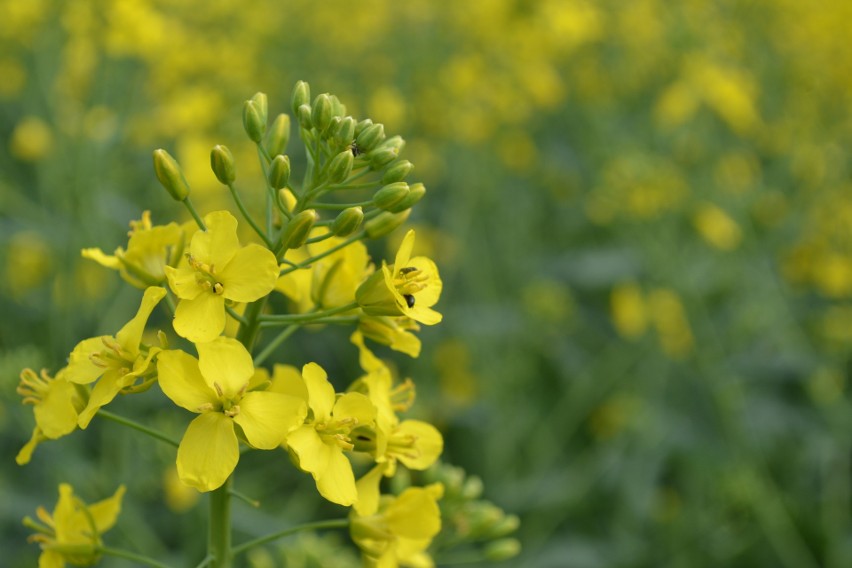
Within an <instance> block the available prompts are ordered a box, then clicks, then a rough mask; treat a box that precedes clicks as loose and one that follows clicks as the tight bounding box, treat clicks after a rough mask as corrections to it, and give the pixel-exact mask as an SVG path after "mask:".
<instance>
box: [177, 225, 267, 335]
mask: <svg viewBox="0 0 852 568" xmlns="http://www.w3.org/2000/svg"><path fill="white" fill-rule="evenodd" d="M204 223H205V224H206V226H207V230H206V231H198V232H197V233H195V235H194V236H193V237H192V241H191V242H190V245H189V255H188V265H187V266H185V267H178V268H174V267H172V266H166V267H165V271H166V277H167V278H168V280H169V286H170V287H171V289H172V291H173V292H174V293H175V295H176V296H177V297H178V298H179V299H180V302H179V303H178V306H177V309H176V310H175V319H174V328H175V331H176V332H177V333H178V335H180V336H182V337H185V338H187V339H189V340H190V341H193V342H195V343H198V342H206V341H212V340H213V339H215V338H216V337H218V336H219V334H221V333H222V330H223V329H225V301H226V300H230V301H232V302H253V301H255V300H257V299H259V298H262V297H263V296H265V295H266V294H268V293H269V292H271V291H272V289H273V287H274V286H275V281H276V279H277V278H278V262H277V261H276V260H275V255H274V254H272V253H271V252H270V251H269V250H268V249H266V248H264V247H262V246H260V245H257V244H254V243H251V244H248V245H246V246H244V247H240V243H239V240H238V238H237V220H236V219H235V218H234V216H233V215H231V214H230V213H228V212H227V211H216V212H214V213H210V214H208V215H207V216H206V217H205V218H204Z"/></svg>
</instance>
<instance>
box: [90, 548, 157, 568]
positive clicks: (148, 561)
mask: <svg viewBox="0 0 852 568" xmlns="http://www.w3.org/2000/svg"><path fill="white" fill-rule="evenodd" d="M98 552H99V553H101V554H104V555H106V556H115V557H116V558H124V559H125V560H132V561H133V562H137V563H139V564H144V565H146V566H154V568H169V565H168V564H163V563H162V562H159V561H157V560H154V559H153V558H148V557H147V556H143V555H141V554H136V553H134V552H130V551H128V550H121V549H120V548H109V547H107V546H101V547H98Z"/></svg>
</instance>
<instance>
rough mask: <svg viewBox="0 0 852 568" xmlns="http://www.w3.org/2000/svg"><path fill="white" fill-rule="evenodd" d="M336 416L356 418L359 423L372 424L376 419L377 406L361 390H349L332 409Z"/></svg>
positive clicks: (336, 417) (338, 417)
mask: <svg viewBox="0 0 852 568" xmlns="http://www.w3.org/2000/svg"><path fill="white" fill-rule="evenodd" d="M332 414H333V415H334V418H335V419H337V420H340V419H342V418H354V419H355V420H356V424H357V425H364V424H371V423H372V422H374V421H375V420H376V407H375V405H373V403H372V402H370V399H369V398H367V397H366V396H365V395H363V394H361V393H360V392H348V393H346V394H344V395H343V396H341V397H340V398H338V399H337V402H335V403H334V410H333V411H332Z"/></svg>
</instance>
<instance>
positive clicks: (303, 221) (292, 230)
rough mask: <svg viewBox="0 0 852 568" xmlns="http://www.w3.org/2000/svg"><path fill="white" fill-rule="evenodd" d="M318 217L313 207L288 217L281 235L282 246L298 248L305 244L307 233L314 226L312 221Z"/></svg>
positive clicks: (315, 220) (314, 221)
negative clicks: (288, 220) (290, 217)
mask: <svg viewBox="0 0 852 568" xmlns="http://www.w3.org/2000/svg"><path fill="white" fill-rule="evenodd" d="M318 219H319V215H317V212H316V211H314V210H313V209H306V210H304V211H302V212H301V213H299V214H298V215H296V216H294V217H293V218H292V219H290V222H289V223H287V228H286V229H284V234H283V235H282V237H281V243H282V244H283V245H284V248H288V249H292V248H299V247H300V246H302V245H303V244H305V241H306V240H307V239H308V235H310V233H311V229H313V227H314V223H316V222H317V220H318Z"/></svg>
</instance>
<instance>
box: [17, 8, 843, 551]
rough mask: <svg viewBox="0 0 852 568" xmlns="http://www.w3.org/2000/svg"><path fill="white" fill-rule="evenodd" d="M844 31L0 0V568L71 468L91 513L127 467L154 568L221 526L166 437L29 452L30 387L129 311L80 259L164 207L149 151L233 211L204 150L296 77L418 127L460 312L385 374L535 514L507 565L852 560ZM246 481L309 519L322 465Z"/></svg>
mask: <svg viewBox="0 0 852 568" xmlns="http://www.w3.org/2000/svg"><path fill="white" fill-rule="evenodd" d="M850 21H852V4H850V3H848V2H846V1H845V0H826V1H825V2H822V3H818V4H815V3H803V2H795V1H793V0H750V1H736V0H721V1H718V2H703V1H699V0H685V1H683V2H676V3H671V2H665V1H664V0H633V1H631V2H627V3H625V2H620V1H618V0H603V1H600V2H592V1H590V0H537V1H530V2H523V1H520V0H490V1H487V2H455V3H451V2H432V1H429V0H408V1H405V2H393V1H391V0H359V1H358V2H341V1H337V0H329V1H325V2H311V1H308V0H293V1H290V2H275V1H272V0H257V1H255V2H251V3H246V2H236V1H230V0H220V1H214V2H210V1H202V0H179V1H175V2H164V1H158V0H136V1H132V2H125V1H123V0H85V1H76V2H60V1H58V0H32V1H28V2H18V1H15V0H0V22H2V24H0V137H1V138H2V140H3V144H2V145H0V265H2V266H3V269H2V270H3V274H4V278H3V279H2V281H0V313H2V314H3V317H2V318H0V350H2V351H0V378H2V386H3V388H2V390H0V426H2V432H3V433H4V434H3V436H2V438H0V446H2V449H3V456H4V459H3V461H2V465H0V495H2V498H3V501H4V506H3V508H2V518H0V523H2V527H3V529H2V535H3V537H2V538H3V541H2V544H0V547H2V549H3V550H4V551H9V552H7V554H6V555H5V556H4V562H8V563H9V564H8V565H9V566H30V565H32V562H33V559H34V558H35V555H36V553H37V551H36V550H35V547H34V546H27V545H25V544H24V535H25V532H24V531H23V529H22V528H21V527H20V524H19V522H20V518H21V517H23V516H24V515H25V514H31V513H32V511H33V510H34V509H35V507H36V506H37V505H38V504H45V505H47V504H49V503H51V502H53V499H54V495H55V493H54V492H55V487H56V484H57V483H58V481H59V480H68V481H72V482H74V483H75V485H79V489H80V491H81V493H82V495H83V497H84V498H85V499H90V500H93V499H96V498H100V497H101V496H103V495H106V494H108V492H111V491H113V490H114V488H115V487H116V485H117V484H118V480H116V479H114V478H112V477H111V476H118V475H121V477H122V479H121V481H124V482H126V483H127V484H128V486H129V487H130V488H131V489H130V491H129V494H128V499H127V500H128V501H133V502H134V504H133V505H132V506H131V507H130V511H129V514H127V515H126V516H124V517H123V518H122V521H121V522H120V523H119V527H118V529H117V531H116V532H117V533H121V532H122V531H123V533H124V534H123V537H124V538H126V539H128V541H130V542H133V543H134V546H136V547H139V548H143V549H146V550H149V551H150V552H152V553H154V552H157V551H163V552H164V553H165V552H166V551H172V553H173V554H174V553H175V552H174V551H175V550H176V549H177V547H176V543H177V542H179V541H180V540H181V535H182V534H188V531H192V530H194V529H195V527H196V526H197V524H198V523H199V522H200V520H199V519H200V518H201V517H200V516H199V515H200V513H198V511H197V508H196V509H193V510H191V511H189V512H186V513H183V514H180V515H178V516H177V517H176V518H175V517H173V516H172V515H171V514H167V513H166V512H164V511H162V510H161V509H159V508H158V507H157V503H158V501H159V500H160V495H161V493H162V492H163V491H164V487H166V488H167V487H169V484H168V483H166V482H164V481H162V480H160V479H150V478H145V479H142V478H139V474H138V473H134V472H135V468H134V463H136V462H137V461H138V460H140V459H144V460H150V461H151V462H155V463H156V464H158V466H157V467H159V468H160V469H161V470H162V471H164V472H166V471H168V464H169V463H170V462H171V461H172V460H173V456H170V455H169V452H167V451H165V449H163V448H156V451H152V447H151V446H150V445H149V443H148V442H147V441H136V440H131V439H130V438H128V437H125V436H122V435H119V434H118V433H114V432H113V431H112V430H110V429H108V428H106V427H103V426H102V427H100V428H94V429H91V430H88V431H86V432H85V433H77V434H76V435H75V436H72V437H71V438H70V439H69V443H68V444H61V445H58V444H57V445H47V446H45V447H44V448H40V449H39V450H38V452H37V454H36V457H35V458H34V460H33V463H31V464H30V465H28V466H27V467H26V469H17V468H16V466H15V465H14V463H13V459H12V457H13V456H14V454H15V453H16V452H17V450H18V449H19V447H20V446H21V445H23V443H24V442H25V441H26V439H27V438H28V436H29V429H30V428H31V424H32V422H31V420H32V419H31V416H29V415H28V413H29V411H28V409H25V408H22V407H20V406H19V405H18V398H17V396H16V395H15V393H14V388H15V385H16V383H17V375H18V372H19V371H20V369H21V368H22V367H24V366H31V367H34V368H38V367H40V366H46V367H48V368H50V369H53V370H55V369H56V368H58V367H59V366H61V364H62V362H63V360H64V357H66V356H67V353H68V352H69V350H70V349H71V347H73V345H74V344H75V343H76V342H77V341H78V340H79V339H80V338H82V337H89V336H92V335H95V334H97V333H101V332H104V331H109V330H114V329H116V326H117V325H120V323H121V322H123V321H125V320H126V318H127V317H128V316H129V315H130V312H129V311H128V309H129V308H128V305H129V304H128V302H129V299H130V296H129V295H128V294H131V292H130V291H128V290H126V289H120V287H119V282H118V278H117V277H116V276H115V275H113V274H111V273H109V274H107V271H106V270H105V269H102V268H100V267H98V266H96V265H95V264H94V263H91V262H89V263H87V262H84V261H83V260H82V259H81V258H80V256H79V250H80V249H81V248H83V247H84V246H100V247H102V248H104V249H105V250H107V251H108V250H111V247H115V246H118V245H119V244H121V243H122V242H124V237H123V233H124V232H125V231H126V228H127V222H128V221H129V220H130V219H137V218H139V214H140V212H141V211H142V210H143V209H150V210H152V212H153V217H154V221H155V222H160V221H162V220H164V219H165V218H167V217H170V216H172V215H173V214H175V212H174V208H173V205H172V204H171V203H170V202H169V200H168V197H167V196H166V195H164V194H163V192H162V191H161V190H159V189H158V188H157V186H156V180H155V178H154V175H153V171H152V168H151V163H150V153H151V150H152V149H153V148H154V147H159V146H164V147H167V148H169V149H170V151H173V153H174V154H175V155H176V156H177V157H178V159H179V160H180V162H181V164H182V165H183V166H184V168H185V170H186V172H187V177H188V178H189V179H190V182H191V183H192V185H193V190H194V192H195V194H196V195H203V201H202V202H201V203H200V205H201V207H202V208H203V209H207V210H209V209H212V208H213V207H216V206H217V204H224V203H225V201H224V200H225V199H226V198H227V195H226V193H224V192H223V190H222V189H221V188H220V186H218V185H217V184H216V180H215V177H214V176H213V174H212V172H210V169H209V163H208V156H209V151H210V148H212V147H213V145H215V144H217V143H220V142H223V141H225V140H228V141H229V142H228V143H229V145H231V144H232V143H231V142H230V141H231V140H236V139H240V138H241V134H240V128H241V125H240V122H239V120H237V119H236V117H238V116H239V108H240V104H241V102H242V101H243V100H244V99H246V98H247V97H249V96H250V95H252V94H253V93H254V92H256V91H265V92H267V93H268V94H269V100H270V101H277V102H278V105H279V106H278V107H277V108H275V109H274V110H275V111H276V112H277V111H282V110H284V109H285V108H286V101H287V100H288V96H289V89H290V88H291V86H292V84H293V83H294V82H295V81H296V80H297V79H304V80H307V81H309V82H310V83H311V84H312V86H313V88H314V90H315V91H316V92H318V93H319V92H324V91H329V92H333V93H335V94H337V95H338V96H340V98H341V99H342V100H345V101H346V104H347V106H348V107H349V108H350V110H351V111H352V112H353V114H355V115H360V116H370V117H371V118H373V119H374V120H376V121H379V122H383V123H385V124H386V125H387V126H388V128H389V129H390V130H391V131H393V132H398V133H400V134H402V135H403V136H404V137H405V138H406V140H407V141H408V146H407V148H406V151H405V156H404V157H407V158H409V159H410V160H411V161H412V162H414V163H415V165H416V174H417V176H418V177H419V179H422V180H423V181H424V182H425V183H426V186H427V189H428V195H427V197H426V199H424V201H423V202H421V205H420V207H419V209H418V212H417V213H416V215H419V217H417V219H416V221H417V222H418V223H421V224H422V225H423V226H422V228H419V229H418V241H419V242H421V244H422V246H423V247H424V250H423V252H425V253H427V254H429V255H430V256H432V257H433V258H435V259H436V260H437V261H438V263H439V265H440V266H441V274H442V276H443V277H444V281H445V288H444V295H443V297H442V299H441V304H440V305H439V308H440V310H441V311H442V312H443V313H444V314H445V323H444V325H442V326H441V327H440V328H439V329H434V330H432V329H429V330H424V331H423V332H422V334H421V335H422V338H423V339H424V355H423V357H421V358H420V359H419V360H417V361H413V362H412V361H410V360H407V359H402V358H397V361H398V363H399V365H400V368H401V369H402V370H403V372H404V373H406V374H411V375H412V376H414V377H416V378H417V380H418V385H420V394H421V397H422V398H423V399H424V400H425V402H424V407H426V408H431V414H432V416H431V418H432V420H437V421H438V422H439V423H440V424H441V425H442V429H443V430H444V431H445V434H446V439H447V450H446V453H445V459H447V460H448V461H450V462H452V463H455V464H458V465H461V466H463V467H465V469H466V470H467V471H468V472H470V473H475V474H477V475H478V476H480V477H481V478H482V479H483V480H484V482H485V496H486V497H487V498H489V499H491V500H492V501H494V502H495V503H497V504H498V505H500V506H501V507H503V508H504V509H506V510H508V511H510V512H513V513H516V514H518V515H519V516H520V517H521V521H522V524H521V529H520V533H519V538H520V540H521V541H522V543H523V547H524V550H523V553H522V555H521V556H519V557H518V558H517V559H515V560H513V561H511V562H510V564H513V565H518V566H534V567H536V568H548V567H554V568H556V567H560V568H561V567H566V566H570V567H576V568H595V567H609V566H658V565H665V566H689V567H695V566H720V565H724V566H748V567H754V566H787V567H790V568H793V567H810V566H830V567H844V566H849V565H852V526H851V525H852V521H851V520H850V443H852V439H850V438H852V429H850V427H852V424H850V404H849V399H848V395H847V392H846V391H847V388H846V383H847V381H848V376H849V354H850V351H849V346H850V344H852V327H850V325H849V323H848V322H849V321H850V319H852V303H851V302H850V298H852V229H850V228H852V198H850V192H852V187H850V181H849V180H850V171H849V170H850V164H849V160H848V158H847V155H848V149H849V148H852V140H850V138H852V120H850V115H849V111H848V109H849V108H852V106H850V103H852V101H850V97H852V88H850V86H852V85H851V84H850V82H852V51H850V50H849V49H848V47H847V39H846V33H847V31H846V28H847V26H848V22H850ZM223 116H228V117H233V118H232V119H229V120H223V119H222V117H223ZM231 148H232V150H233V151H234V153H235V154H236V155H237V163H250V160H249V159H246V160H241V159H240V158H239V156H240V153H241V152H242V153H246V152H248V151H249V150H250V147H249V145H248V144H246V146H245V147H243V148H240V147H237V146H234V145H232V146H231ZM257 175H258V172H238V176H241V179H242V180H247V179H249V180H250V179H251V178H252V176H255V177H256V176H257ZM245 185H246V187H248V186H249V183H248V182H245ZM258 195H260V192H258ZM120 290H121V291H120ZM130 304H132V302H130ZM301 340H302V341H301V343H299V350H297V351H296V352H295V353H294V356H295V357H297V358H298V357H304V358H305V359H306V360H307V359H308V358H309V357H311V356H314V355H316V354H317V353H322V351H323V347H322V346H317V345H314V344H312V343H311V337H310V334H305V337H302V338H301ZM341 340H342V342H341V349H344V350H345V349H346V347H343V346H344V345H345V341H343V337H342V336H341ZM325 356H326V357H328V356H330V355H328V354H325ZM352 360H353V359H352V358H351V357H349V356H348V355H346V356H343V355H341V356H340V361H339V364H341V365H345V364H348V363H351V361H352ZM296 363H300V361H296ZM135 412H140V413H142V412H144V409H142V410H136V411H135ZM163 426H164V427H167V426H168V425H163ZM173 426H174V428H175V430H177V429H178V427H179V426H178V425H173ZM145 470H146V469H143V471H145ZM249 472H250V473H249V474H248V475H245V476H243V477H241V479H240V482H239V485H240V488H241V490H243V491H244V492H246V493H250V494H252V495H253V496H255V497H257V498H262V499H264V502H265V505H266V504H267V503H272V504H273V506H274V507H279V508H280V509H281V510H284V511H286V515H288V518H300V517H305V516H306V515H309V514H310V511H311V509H310V507H313V506H314V505H311V503H312V501H310V500H307V499H302V498H301V497H300V496H299V492H300V491H301V492H305V491H312V490H313V489H312V488H311V487H309V484H305V483H303V481H304V480H298V479H287V480H282V479H281V477H275V476H274V475H272V474H270V472H266V471H261V470H258V471H256V472H255V471H251V469H250V468H249ZM87 491H88V492H90V493H89V494H87ZM134 493H135V498H134V497H133V495H134ZM170 502H172V503H173V504H174V503H176V502H177V501H176V497H172V498H171V501H170ZM264 509H265V510H267V511H268V510H270V509H268V508H267V507H266V506H265V507H264ZM272 510H275V509H274V508H273V509H272ZM266 514H267V513H258V512H256V511H248V512H246V513H244V514H243V516H242V517H238V519H237V520H238V523H241V524H238V526H237V529H238V530H241V531H244V532H245V533H247V534H253V531H254V530H255V529H256V527H257V526H260V525H263V524H264V523H268V522H270V519H269V518H267V517H266V516H265V515H266ZM122 525H123V526H124V528H123V529H122V528H121V527H122ZM111 536H113V535H112V533H111ZM309 545H310V546H313V547H314V548H316V547H317V544H316V541H310V542H309ZM305 550H309V549H308V548H306V549H305ZM188 552H190V553H192V552H197V551H188ZM292 554H296V553H291V555H292ZM311 554H313V553H311V552H305V553H304V555H303V556H304V558H308V557H311V558H313V557H312V556H310V555H311ZM166 555H167V554H166ZM297 556H298V554H297ZM314 561H316V560H314ZM298 562H299V561H298V560H291V564H287V565H288V566H290V565H293V566H298V565H300V564H298ZM305 562H307V561H305ZM110 565H112V564H110ZM116 565H118V564H116ZM258 565H262V564H258ZM267 565H268V564H267ZM301 565H311V564H306V563H303V564H301Z"/></svg>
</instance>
